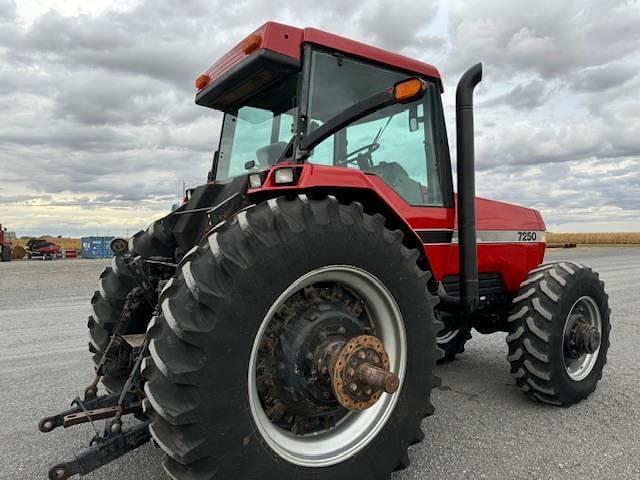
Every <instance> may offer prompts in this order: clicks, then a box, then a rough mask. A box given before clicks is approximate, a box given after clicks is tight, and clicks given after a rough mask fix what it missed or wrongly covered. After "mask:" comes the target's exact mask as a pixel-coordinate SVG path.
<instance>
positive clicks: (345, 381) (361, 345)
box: [324, 335, 400, 411]
mask: <svg viewBox="0 0 640 480" xmlns="http://www.w3.org/2000/svg"><path fill="white" fill-rule="evenodd" d="M324 358H325V359H327V360H328V367H329V371H330V373H331V386H332V388H333V392H334V394H335V396H336V398H337V399H338V402H340V405H342V406H343V407H344V408H346V409H348V410H355V411H360V410H365V409H367V408H369V407H371V406H373V405H374V404H375V403H376V402H377V401H378V400H379V399H380V396H381V395H382V393H383V392H387V393H390V394H392V393H395V392H396V391H397V390H398V388H399V386H400V379H399V378H398V376H397V375H396V374H394V373H391V372H390V371H389V356H388V355H387V352H386V350H385V349H384V346H383V345H382V342H381V341H380V340H379V339H378V338H376V337H374V336H372V335H360V336H358V337H354V338H352V339H350V340H349V341H348V342H345V343H343V344H341V345H337V344H332V345H329V346H328V347H327V351H326V353H325V354H324Z"/></svg>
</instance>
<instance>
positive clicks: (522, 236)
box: [518, 232, 538, 242]
mask: <svg viewBox="0 0 640 480" xmlns="http://www.w3.org/2000/svg"><path fill="white" fill-rule="evenodd" d="M537 239H538V235H537V234H536V232H518V241H519V242H535V241H536V240H537Z"/></svg>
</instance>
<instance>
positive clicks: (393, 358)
mask: <svg viewBox="0 0 640 480" xmlns="http://www.w3.org/2000/svg"><path fill="white" fill-rule="evenodd" d="M319 282H338V283H340V284H342V285H343V286H345V287H346V288H348V289H350V290H353V291H354V292H356V293H357V294H358V295H359V296H360V298H362V299H363V300H364V302H365V309H366V311H367V314H368V316H369V319H370V321H371V325H372V327H373V328H374V329H375V330H376V333H377V336H378V337H379V338H380V339H381V340H382V341H383V342H384V345H385V348H386V350H387V353H388V355H389V364H390V371H392V372H394V373H396V374H397V375H398V377H399V379H400V388H399V390H398V391H397V392H396V393H395V394H393V395H388V394H384V395H383V396H382V398H381V399H380V400H379V401H378V402H377V403H376V404H375V405H373V406H372V407H371V408H369V409H367V410H364V411H362V412H350V413H348V414H347V415H346V416H345V417H344V418H342V419H341V420H340V421H339V422H338V423H337V424H336V425H335V426H334V427H332V428H331V429H329V430H326V431H323V432H316V433H314V434H311V435H294V434H293V433H291V432H289V431H287V430H284V429H282V428H280V427H279V426H277V425H275V424H274V423H272V422H271V420H270V419H269V417H268V416H267V414H266V413H265V411H264V408H263V406H262V403H261V401H260V394H259V391H258V387H257V384H256V373H257V359H258V350H259V347H260V344H261V341H262V336H263V335H264V333H265V331H266V329H267V327H268V325H269V323H270V322H271V320H272V319H273V317H274V315H275V312H276V311H278V309H279V308H280V307H281V306H282V305H283V304H284V302H285V301H286V300H287V299H288V298H289V297H290V296H292V295H293V294H295V293H296V292H298V291H300V290H301V289H304V288H305V287H308V286H310V285H313V284H316V283H319ZM406 350H407V344H406V333H405V329H404V321H403V319H402V314H401V312H400V309H399V307H398V305H397V303H396V301H395V300H394V298H393V296H392V295H391V293H390V292H389V290H388V289H387V288H386V287H385V286H384V284H383V283H382V282H381V281H380V280H379V279H378V278H376V277H375V276H373V275H371V274H370V273H369V272H366V271H365V270H362V269H360V268H357V267H353V266H345V265H333V266H327V267H322V268H319V269H317V270H314V271H312V272H309V273H307V274H306V275H304V276H302V277H300V278H299V279H298V280H296V281H295V282H294V283H293V284H292V285H291V286H290V287H289V288H287V289H286V290H285V292H284V293H283V294H282V295H280V297H279V298H278V299H277V300H276V301H275V303H274V304H273V305H272V306H271V308H270V309H269V311H268V312H267V315H266V316H265V318H264V320H263V321H262V324H261V325H260V327H259V329H258V333H257V335H256V338H255V340H254V344H253V348H252V351H251V357H250V360H249V372H248V390H249V403H250V409H251V414H252V416H253V419H254V421H255V423H256V426H257V427H258V430H259V431H260V433H261V435H262V437H263V438H264V440H265V441H266V443H267V444H268V445H269V446H270V447H271V448H272V449H273V450H274V451H275V452H276V453H278V455H280V456H281V457H282V458H284V459H285V460H287V461H289V462H291V463H294V464H297V465H300V466H304V467H324V466H329V465H334V464H337V463H340V462H342V461H344V460H346V459H348V458H351V457H353V456H354V455H355V454H356V453H357V452H359V451H360V450H362V449H363V448H364V447H366V446H367V445H368V444H369V442H371V441H372V440H373V439H374V438H375V437H376V436H377V434H378V433H379V432H380V430H381V429H382V427H383V426H384V425H385V423H386V422H387V420H388V419H389V417H390V415H391V413H392V412H393V410H394V408H395V405H396V403H397V399H398V397H399V394H400V391H401V390H402V384H403V381H404V376H405V370H406V355H407V352H406Z"/></svg>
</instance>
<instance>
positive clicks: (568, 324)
mask: <svg viewBox="0 0 640 480" xmlns="http://www.w3.org/2000/svg"><path fill="white" fill-rule="evenodd" d="M576 318H579V319H580V321H584V323H586V324H587V325H589V326H590V327H593V328H595V329H596V330H597V332H598V334H599V336H600V339H602V318H601V316H600V309H599V308H598V304H597V303H596V301H595V300H594V299H593V298H591V297H589V296H583V297H580V298H579V299H578V300H576V301H575V303H574V304H573V306H572V307H571V310H570V311H569V315H567V318H566V319H565V324H564V331H563V342H562V353H563V357H564V369H565V371H566V372H567V375H568V376H569V378H571V380H574V381H576V382H578V381H580V380H584V379H585V378H586V377H588V376H589V374H590V373H591V371H592V370H593V367H594V366H595V364H596V362H597V361H598V355H599V353H600V346H598V348H597V349H596V350H595V351H594V352H593V353H583V354H582V355H580V356H578V357H577V358H576V356H575V354H572V352H571V351H570V349H569V348H568V347H567V340H568V338H569V335H570V333H571V328H572V327H573V325H574V324H575V321H576V320H575V319H576Z"/></svg>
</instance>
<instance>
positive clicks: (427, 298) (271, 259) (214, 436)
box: [143, 196, 441, 480]
mask: <svg viewBox="0 0 640 480" xmlns="http://www.w3.org/2000/svg"><path fill="white" fill-rule="evenodd" d="M417 257H418V254H417V252H416V251H415V250H409V249H407V248H405V247H404V246H403V245H402V234H401V233H400V232H399V231H390V230H388V229H386V228H385V227H384V217H383V216H381V215H373V216H370V215H367V214H364V213H363V211H362V206H361V205H359V204H357V203H352V204H349V205H342V204H339V203H338V202H337V201H336V199H335V198H332V197H330V198H324V199H321V200H309V199H307V198H306V197H304V196H301V197H296V198H295V199H293V200H287V199H285V198H282V197H281V198H277V199H272V200H269V201H268V202H265V203H262V204H259V205H257V206H254V207H251V208H249V209H247V210H245V211H243V212H240V213H239V214H238V215H237V216H235V217H234V218H232V219H230V220H228V221H227V222H225V223H223V224H221V225H220V226H219V227H218V228H217V229H216V231H215V232H214V233H212V234H211V235H210V236H209V237H208V238H207V239H206V240H205V241H203V243H201V244H200V245H199V246H198V247H197V248H195V249H193V250H192V251H191V252H189V253H188V254H187V255H186V256H185V258H184V259H183V261H182V262H181V265H180V268H179V273H178V275H177V277H175V278H173V279H172V280H171V281H170V282H169V283H168V284H167V285H166V287H165V289H164V290H163V292H162V293H161V296H160V302H159V303H160V305H161V307H162V314H161V315H160V316H158V317H156V318H155V320H154V321H153V322H152V323H151V324H150V325H149V330H148V332H149V335H150V336H151V343H150V353H151V356H150V357H147V359H145V363H144V367H143V374H144V376H145V377H146V378H147V379H148V381H147V383H146V384H145V392H146V394H147V400H146V402H147V407H148V411H147V413H152V412H153V420H152V423H151V426H150V430H151V433H152V436H153V438H154V439H155V441H156V442H157V444H158V445H159V446H160V447H161V448H162V449H163V450H164V451H165V453H166V454H167V458H166V460H165V462H164V466H165V469H166V470H167V472H168V473H169V475H170V476H171V477H172V478H174V479H177V480H191V479H210V480H217V479H220V480H222V479H224V480H226V479H229V478H242V479H245V478H246V479H249V478H256V479H257V478H262V479H266V480H270V479H278V480H280V479H283V478H295V479H304V480H306V479H314V480H329V479H331V480H352V479H353V478H354V477H359V478H366V479H367V480H386V479H388V478H389V476H390V474H391V472H393V471H394V470H397V469H401V468H404V467H406V466H408V464H409V458H408V455H407V448H408V446H409V445H412V444H414V443H417V442H419V441H420V440H421V439H422V438H423V434H422V432H421V430H420V423H421V420H422V418H423V417H425V416H427V415H429V414H431V413H432V412H433V407H432V406H431V404H430V401H429V398H430V392H431V387H432V384H434V383H437V382H435V381H434V378H433V368H434V365H435V362H436V359H437V357H438V352H437V349H436V347H435V332H436V331H437V330H438V329H439V328H440V327H441V324H440V322H436V321H435V320H434V318H435V317H434V313H433V308H434V305H435V303H436V300H435V297H434V296H433V295H431V294H430V293H429V292H428V290H427V287H426V285H427V280H428V278H429V273H428V272H424V271H422V270H420V269H419V268H418V266H417V264H416V260H417ZM341 266H344V268H350V269H354V268H355V269H359V270H361V271H365V272H366V273H367V275H371V276H375V278H377V279H379V281H380V282H381V283H382V284H383V285H384V286H385V288H386V289H388V291H389V292H390V294H391V295H392V297H393V298H394V299H395V300H394V301H395V302H397V305H398V308H399V310H400V312H401V313H402V317H401V318H402V319H403V323H404V329H405V331H406V370H405V374H404V383H403V384H402V387H401V389H400V390H399V392H397V393H396V394H395V395H397V396H398V397H397V398H395V400H394V402H396V403H394V404H393V407H392V408H391V410H390V413H389V416H388V417H386V418H385V420H384V421H382V423H381V425H378V427H379V429H378V430H377V432H378V433H377V434H376V435H373V436H372V435H369V438H367V439H366V441H363V443H362V444H359V447H358V449H356V450H353V451H352V454H351V455H348V456H346V457H344V458H343V457H334V459H333V460H335V461H332V459H331V458H323V459H322V462H320V461H318V463H319V464H318V465H313V462H312V461H310V463H309V464H308V465H305V464H304V461H302V460H296V459H295V458H294V459H293V460H292V457H293V455H292V456H289V457H287V456H285V455H283V454H282V453H281V452H279V451H278V450H277V448H276V446H274V443H273V439H270V438H268V437H266V436H264V435H263V433H262V432H263V431H264V430H263V427H260V426H259V421H258V420H256V417H255V413H253V412H254V410H252V409H254V408H255V407H254V405H255V404H253V403H252V400H251V398H253V397H252V393H251V392H250V390H251V388H252V387H251V383H249V387H247V385H248V384H247V381H248V380H249V382H251V381H252V380H251V372H252V370H251V367H250V364H251V362H250V358H252V356H253V354H252V351H254V350H253V349H254V346H253V345H254V340H255V338H256V336H257V335H260V329H259V327H260V326H261V324H263V321H264V319H265V315H266V313H267V312H268V311H269V310H270V309H272V307H273V305H275V302H277V301H278V300H276V299H279V298H280V297H281V296H282V294H283V292H285V291H287V290H288V289H289V288H290V287H291V286H293V285H295V284H296V282H298V281H299V280H300V279H302V278H304V277H305V275H308V274H310V272H316V271H318V270H322V269H323V268H336V269H340V268H341ZM346 285H348V284H346ZM289 298H291V297H289ZM366 308H368V307H366ZM367 311H368V310H367ZM380 402H382V400H380ZM372 408H375V406H374V407H372ZM356 415H363V414H356ZM353 418H356V419H357V418H365V417H353ZM274 426H275V424H274ZM334 428H336V426H333V427H328V429H326V430H324V431H321V432H320V433H318V435H319V436H320V437H318V436H314V437H313V438H314V441H315V439H317V438H321V439H322V438H328V437H322V436H323V435H331V433H332V431H333V430H332V429H334ZM287 434H288V435H293V438H294V439H295V438H299V437H296V435H295V434H294V433H289V432H287ZM347 438H349V436H348V435H347ZM339 441H344V440H336V442H339ZM314 445H315V444H314ZM313 452H314V453H316V452H317V453H319V454H320V451H319V450H318V451H316V450H315V449H314V450H313ZM320 463H322V464H321V465H320Z"/></svg>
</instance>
